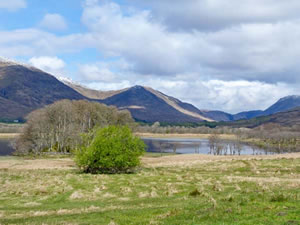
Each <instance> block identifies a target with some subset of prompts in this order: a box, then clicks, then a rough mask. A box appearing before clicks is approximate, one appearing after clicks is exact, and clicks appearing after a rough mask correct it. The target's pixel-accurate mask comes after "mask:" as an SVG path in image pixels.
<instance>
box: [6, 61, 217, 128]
mask: <svg viewBox="0 0 300 225" xmlns="http://www.w3.org/2000/svg"><path fill="white" fill-rule="evenodd" d="M62 81H63V82H62ZM62 99H70V100H80V99H86V100H91V101H98V102H101V103H104V104H108V105H114V106H117V107H118V108H119V109H128V110H129V111H130V112H131V113H132V116H133V117H134V118H135V119H136V120H139V121H147V122H156V121H159V122H177V123H180V122H200V121H204V120H206V121H214V119H211V118H209V117H206V116H204V114H205V113H202V112H201V111H200V110H199V109H197V108H196V107H194V106H193V105H191V104H188V103H184V102H181V101H180V100H178V99H176V98H173V97H170V96H167V95H165V94H163V93H161V92H159V91H156V90H154V89H152V88H149V87H142V86H135V87H132V88H128V89H123V90H118V91H109V92H102V91H96V90H91V89H88V88H85V87H82V86H81V85H79V84H76V83H73V82H72V81H70V80H67V79H60V80H59V79H57V78H56V77H55V76H53V75H51V74H48V73H46V72H44V71H42V70H39V69H37V68H35V67H31V66H28V65H24V64H20V63H17V62H13V61H8V60H3V59H0V119H10V120H13V119H18V118H24V117H25V116H26V115H27V114H28V113H30V112H31V111H33V110H35V109H38V108H41V107H43V106H45V105H48V104H52V103H53V102H55V101H59V100H62Z"/></svg>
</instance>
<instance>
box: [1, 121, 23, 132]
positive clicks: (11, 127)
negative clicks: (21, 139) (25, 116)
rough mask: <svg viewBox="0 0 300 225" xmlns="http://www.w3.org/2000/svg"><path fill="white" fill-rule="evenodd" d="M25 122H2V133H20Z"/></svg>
mask: <svg viewBox="0 0 300 225" xmlns="http://www.w3.org/2000/svg"><path fill="white" fill-rule="evenodd" d="M22 127H23V124H11V123H0V135H1V134H3V133H4V134H8V133H20V132H21V129H22Z"/></svg>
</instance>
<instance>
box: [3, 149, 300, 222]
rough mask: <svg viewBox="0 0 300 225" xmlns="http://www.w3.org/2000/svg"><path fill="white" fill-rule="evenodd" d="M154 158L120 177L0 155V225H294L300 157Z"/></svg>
mask: <svg viewBox="0 0 300 225" xmlns="http://www.w3.org/2000/svg"><path fill="white" fill-rule="evenodd" d="M154 156H155V157H152V156H151V154H148V155H147V156H146V157H144V158H143V166H142V168H141V169H140V171H138V172H137V173H136V174H127V175H90V174H82V173H80V172H79V171H78V170H77V169H76V167H75V166H74V163H73V161H72V160H71V159H70V158H61V159H58V158H52V159H35V160H34V159H23V158H17V157H0V224H107V225H108V224H109V225H116V224H118V225H121V224H124V225H128V224H138V225H140V224H172V225H176V224H178V225H183V224H184V225H185V224H243V225H244V224H251V225H252V224H257V225H258V224H268V225H269V224H290V225H292V224H300V154H287V155H281V156H233V157H231V156H228V157H225V156H220V157H217V156H209V155H176V156H164V157H158V156H157V155H154Z"/></svg>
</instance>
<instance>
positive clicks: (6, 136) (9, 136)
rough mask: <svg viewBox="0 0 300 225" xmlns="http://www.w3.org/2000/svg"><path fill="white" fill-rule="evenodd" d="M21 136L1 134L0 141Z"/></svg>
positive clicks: (17, 134)
mask: <svg viewBox="0 0 300 225" xmlns="http://www.w3.org/2000/svg"><path fill="white" fill-rule="evenodd" d="M19 135H20V134H19V133H0V139H10V138H16V137H18V136H19Z"/></svg>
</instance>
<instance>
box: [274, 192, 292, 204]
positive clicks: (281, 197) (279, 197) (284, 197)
mask: <svg viewBox="0 0 300 225" xmlns="http://www.w3.org/2000/svg"><path fill="white" fill-rule="evenodd" d="M287 200H288V196H287V195H285V194H283V193H279V194H273V195H272V196H271V198H270V202H285V201H287Z"/></svg>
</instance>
